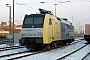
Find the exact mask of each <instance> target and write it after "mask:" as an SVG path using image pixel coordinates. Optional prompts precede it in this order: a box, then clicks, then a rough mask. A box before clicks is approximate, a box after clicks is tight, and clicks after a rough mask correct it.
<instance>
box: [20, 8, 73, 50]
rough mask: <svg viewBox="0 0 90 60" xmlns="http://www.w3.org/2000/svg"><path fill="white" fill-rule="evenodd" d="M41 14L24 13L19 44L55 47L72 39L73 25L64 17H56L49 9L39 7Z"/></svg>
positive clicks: (27, 46) (32, 47)
mask: <svg viewBox="0 0 90 60" xmlns="http://www.w3.org/2000/svg"><path fill="white" fill-rule="evenodd" d="M39 11H40V13H41V14H30V15H25V17H24V20H23V25H22V31H21V39H20V44H21V45H24V46H26V48H27V49H40V48H42V47H45V48H47V49H49V48H50V47H57V46H58V45H61V44H67V43H70V42H72V41H74V27H73V26H72V23H71V22H69V21H67V19H66V18H58V17H56V16H54V15H53V14H52V12H51V11H47V10H44V9H39Z"/></svg>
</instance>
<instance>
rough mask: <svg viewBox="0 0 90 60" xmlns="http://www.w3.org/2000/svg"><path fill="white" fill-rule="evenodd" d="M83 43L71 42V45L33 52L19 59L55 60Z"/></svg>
mask: <svg viewBox="0 0 90 60" xmlns="http://www.w3.org/2000/svg"><path fill="white" fill-rule="evenodd" d="M83 45H84V44H73V45H69V46H65V47H62V48H58V49H55V50H51V51H48V52H44V53H39V54H35V55H32V56H29V57H23V58H21V59H19V60H23V59H25V60H42V59H43V60H56V59H58V58H60V57H61V56H63V55H66V54H67V53H68V52H71V51H73V50H75V49H77V48H79V47H81V46H83ZM22 55H23V54H22Z"/></svg>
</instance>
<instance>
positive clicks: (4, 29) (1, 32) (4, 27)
mask: <svg viewBox="0 0 90 60" xmlns="http://www.w3.org/2000/svg"><path fill="white" fill-rule="evenodd" d="M9 27H10V26H9V24H7V22H3V21H2V22H1V24H0V37H2V36H6V34H9V33H13V23H11V29H10V30H9ZM21 29H22V25H15V24H14V33H20V32H21Z"/></svg>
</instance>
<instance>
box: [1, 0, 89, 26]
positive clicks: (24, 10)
mask: <svg viewBox="0 0 90 60" xmlns="http://www.w3.org/2000/svg"><path fill="white" fill-rule="evenodd" d="M14 1H15V24H22V21H23V18H24V15H25V14H34V13H36V12H39V11H38V8H43V9H46V10H50V11H52V12H53V13H54V12H55V6H54V4H55V3H57V4H58V5H57V6H56V15H57V16H58V17H65V18H68V19H69V21H71V22H72V18H71V17H73V25H75V26H78V25H80V26H84V24H86V23H89V24H90V2H89V0H14ZM65 1H70V2H66V3H62V2H65ZM40 2H45V3H43V4H41V3H40ZM59 2H61V3H60V4H59ZM5 4H10V5H11V6H12V0H0V23H1V22H2V21H5V22H8V21H9V7H6V6H5Z"/></svg>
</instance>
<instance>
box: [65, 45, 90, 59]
mask: <svg viewBox="0 0 90 60" xmlns="http://www.w3.org/2000/svg"><path fill="white" fill-rule="evenodd" d="M89 52H90V45H88V46H86V47H84V48H83V49H81V50H79V51H77V52H76V53H74V54H72V55H70V56H69V57H66V58H65V59H64V60H82V58H83V57H84V56H86V55H87V54H88V53H89Z"/></svg>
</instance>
